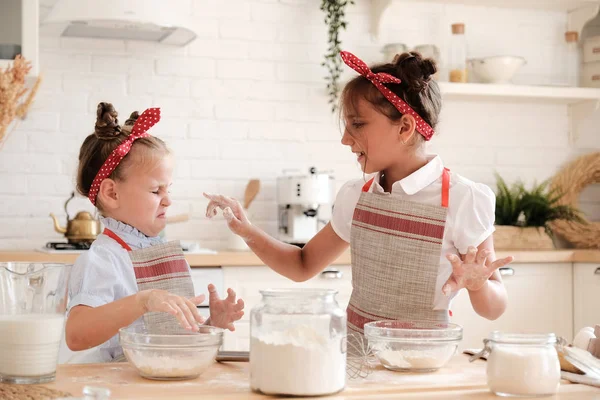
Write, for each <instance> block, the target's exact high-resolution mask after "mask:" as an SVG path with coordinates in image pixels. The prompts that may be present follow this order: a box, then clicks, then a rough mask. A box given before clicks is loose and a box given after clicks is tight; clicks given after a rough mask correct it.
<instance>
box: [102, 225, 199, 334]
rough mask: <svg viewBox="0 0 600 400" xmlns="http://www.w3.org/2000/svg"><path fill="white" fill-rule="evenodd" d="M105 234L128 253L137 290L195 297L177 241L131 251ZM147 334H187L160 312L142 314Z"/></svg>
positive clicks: (175, 321)
mask: <svg viewBox="0 0 600 400" xmlns="http://www.w3.org/2000/svg"><path fill="white" fill-rule="evenodd" d="M104 234H105V235H107V236H109V237H110V238H112V239H114V240H115V241H117V242H118V243H119V244H120V245H121V246H122V247H123V248H124V249H125V250H127V251H128V252H129V258H130V259H131V262H132V263H133V272H134V273H135V279H136V282H137V286H138V290H139V291H141V290H147V289H161V290H166V291H168V292H169V293H172V294H176V295H178V296H182V297H185V298H190V297H194V284H193V282H192V277H191V275H190V269H189V267H188V263H187V261H186V260H185V257H184V255H183V250H182V249H181V245H180V243H179V241H172V242H167V243H161V244H158V245H154V246H151V247H147V248H145V249H139V250H132V249H131V247H129V245H127V243H125V242H124V241H123V240H122V239H121V238H120V237H119V236H118V235H117V234H116V233H114V232H113V231H111V230H110V229H106V228H105V229H104ZM144 323H145V325H146V328H147V329H148V331H149V332H150V333H168V334H172V333H183V332H187V331H186V330H185V329H184V328H182V327H181V326H180V325H179V322H178V320H177V318H176V317H174V316H173V315H171V314H167V313H163V312H148V313H146V314H144Z"/></svg>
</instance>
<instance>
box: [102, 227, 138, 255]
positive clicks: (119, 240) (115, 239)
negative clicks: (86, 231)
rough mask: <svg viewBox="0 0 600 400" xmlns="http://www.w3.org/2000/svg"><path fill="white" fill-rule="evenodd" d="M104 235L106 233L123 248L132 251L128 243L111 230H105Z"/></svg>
mask: <svg viewBox="0 0 600 400" xmlns="http://www.w3.org/2000/svg"><path fill="white" fill-rule="evenodd" d="M102 233H104V234H105V235H106V236H108V237H109V238H111V239H113V240H114V241H116V242H117V243H119V244H120V245H121V247H123V248H124V249H125V250H127V251H131V247H129V245H128V244H127V243H125V242H124V241H123V239H121V238H120V237H119V236H118V235H117V234H116V233H114V232H113V231H111V230H110V229H108V228H104V231H102Z"/></svg>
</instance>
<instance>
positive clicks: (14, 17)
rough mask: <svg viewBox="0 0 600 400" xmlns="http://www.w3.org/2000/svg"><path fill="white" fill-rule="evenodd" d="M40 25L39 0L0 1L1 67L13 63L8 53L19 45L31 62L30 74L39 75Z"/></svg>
mask: <svg viewBox="0 0 600 400" xmlns="http://www.w3.org/2000/svg"><path fill="white" fill-rule="evenodd" d="M38 26H39V4H38V0H2V1H1V2H0V69H5V68H6V67H8V65H10V64H12V58H11V59H8V57H9V54H8V53H12V50H11V48H13V47H14V46H15V45H16V46H17V48H18V46H20V48H21V49H20V52H19V53H20V54H22V55H23V57H25V58H26V59H27V60H28V61H30V62H31V65H32V68H31V72H30V75H33V76H37V75H38V70H39V65H38V64H39V63H38V52H39V51H38V41H39V34H38V30H39V29H38ZM8 46H10V48H9V47H8ZM5 50H6V51H7V52H8V53H7V54H5V52H4V51H5ZM10 56H12V54H10ZM3 57H5V58H3Z"/></svg>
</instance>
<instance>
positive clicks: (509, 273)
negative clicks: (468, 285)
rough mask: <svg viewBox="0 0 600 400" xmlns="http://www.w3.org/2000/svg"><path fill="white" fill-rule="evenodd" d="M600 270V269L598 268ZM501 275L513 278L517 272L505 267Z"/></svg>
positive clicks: (501, 269) (501, 270)
mask: <svg viewBox="0 0 600 400" xmlns="http://www.w3.org/2000/svg"><path fill="white" fill-rule="evenodd" d="M598 269H600V268H598ZM499 271H500V275H502V276H513V275H514V274H515V270H514V269H512V268H510V267H503V268H500V269H499Z"/></svg>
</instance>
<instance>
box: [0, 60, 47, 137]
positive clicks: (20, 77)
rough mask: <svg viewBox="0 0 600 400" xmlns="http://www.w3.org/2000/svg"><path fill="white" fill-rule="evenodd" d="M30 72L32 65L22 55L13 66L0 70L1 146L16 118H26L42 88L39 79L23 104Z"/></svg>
mask: <svg viewBox="0 0 600 400" xmlns="http://www.w3.org/2000/svg"><path fill="white" fill-rule="evenodd" d="M30 70H31V63H30V62H29V61H27V60H25V59H24V58H23V57H22V56H21V55H18V56H17V57H16V58H15V61H14V62H13V64H12V66H8V67H7V68H6V69H5V70H0V145H1V144H2V142H3V141H4V140H5V139H6V137H7V136H8V135H7V130H8V127H9V125H10V124H11V122H12V121H13V120H14V119H15V117H19V118H21V119H23V118H24V117H25V115H26V114H27V111H28V110H29V107H30V106H31V104H32V103H33V98H34V97H35V94H36V92H37V90H38V88H39V86H40V83H41V78H40V77H38V78H37V80H36V82H35V85H34V86H33V88H32V89H31V90H30V91H29V95H28V96H27V98H26V99H25V101H23V102H21V98H22V97H23V96H24V95H25V93H27V89H25V87H24V86H25V78H26V77H27V74H28V73H29V71H30Z"/></svg>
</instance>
